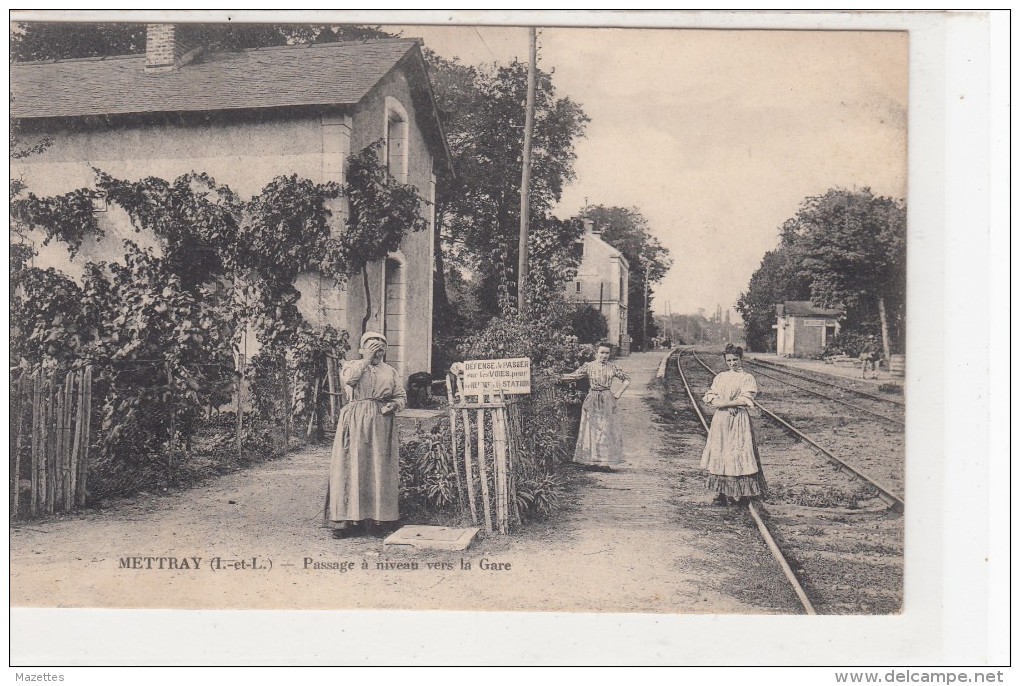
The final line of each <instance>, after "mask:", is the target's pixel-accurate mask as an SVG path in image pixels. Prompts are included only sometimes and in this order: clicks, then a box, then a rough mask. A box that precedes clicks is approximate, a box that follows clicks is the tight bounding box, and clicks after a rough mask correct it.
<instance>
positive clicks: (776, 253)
mask: <svg viewBox="0 0 1020 686" xmlns="http://www.w3.org/2000/svg"><path fill="white" fill-rule="evenodd" d="M810 297H811V281H810V279H809V278H808V277H806V276H804V275H803V274H802V273H801V263H800V258H799V257H798V255H797V249H796V248H795V246H794V245H793V242H792V240H788V241H784V242H783V243H781V244H780V245H779V247H778V248H776V249H775V250H771V251H769V252H767V253H765V256H764V257H763V258H762V260H761V265H760V266H759V267H758V269H757V270H755V272H754V274H752V275H751V281H750V283H749V284H748V286H747V290H746V291H745V292H743V293H741V294H740V298H739V299H738V300H737V311H738V312H740V316H741V317H743V319H744V336H745V340H746V341H747V347H748V348H749V349H751V350H757V351H759V352H763V351H767V350H774V349H775V345H776V340H775V339H776V333H775V330H774V329H773V328H772V326H773V325H774V324H775V323H776V304H777V303H781V302H783V301H784V300H808V299H809V298H810Z"/></svg>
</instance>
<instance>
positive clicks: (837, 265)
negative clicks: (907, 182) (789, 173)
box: [784, 188, 907, 358]
mask: <svg viewBox="0 0 1020 686" xmlns="http://www.w3.org/2000/svg"><path fill="white" fill-rule="evenodd" d="M906 229H907V212H906V206H905V204H904V203H903V201H902V200H897V199H893V198H887V197H881V196H876V195H875V194H874V193H872V192H871V189H870V188H864V189H862V190H847V189H842V188H834V189H831V190H829V191H828V192H827V193H825V195H821V196H816V197H811V198H808V199H807V200H805V201H804V204H803V205H802V206H801V208H800V211H799V212H798V213H797V216H795V217H794V218H793V220H792V221H790V222H788V223H787V225H786V226H785V227H784V234H788V235H789V236H790V237H791V240H792V241H795V242H796V244H797V245H798V247H799V248H800V250H802V252H803V256H804V260H803V263H802V268H801V273H802V274H803V275H804V276H805V277H807V278H809V279H810V281H811V296H812V300H814V301H815V302H817V303H819V304H821V305H825V306H830V307H834V306H842V307H844V308H847V309H848V310H854V311H856V312H867V311H869V309H871V310H872V311H873V309H875V308H877V310H878V315H879V322H880V325H881V330H882V346H883V348H884V352H885V355H886V357H887V358H888V356H889V354H890V352H891V349H892V348H894V347H895V348H896V349H901V348H902V344H903V338H904V323H905V314H906V277H907V273H906V264H907V240H906V239H907V235H906Z"/></svg>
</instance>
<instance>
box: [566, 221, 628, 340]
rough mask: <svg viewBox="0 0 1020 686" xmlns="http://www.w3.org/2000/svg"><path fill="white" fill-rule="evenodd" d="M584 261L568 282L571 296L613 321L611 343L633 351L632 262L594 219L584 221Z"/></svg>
mask: <svg viewBox="0 0 1020 686" xmlns="http://www.w3.org/2000/svg"><path fill="white" fill-rule="evenodd" d="M577 251H578V252H579V253H580V254H579V257H580V265H579V266H578V268H577V277H576V278H575V279H574V280H573V281H571V282H568V283H567V300H570V301H571V302H576V303H584V304H588V305H591V306H592V307H594V308H595V309H596V310H598V311H599V312H601V313H602V316H604V317H605V318H606V322H607V323H608V324H609V335H608V336H607V338H608V340H609V342H610V343H612V344H613V345H614V346H616V349H617V352H618V353H619V354H620V355H629V354H630V334H629V333H628V331H627V304H628V303H627V291H628V288H629V284H630V281H629V279H630V265H629V264H627V258H625V257H624V256H623V253H621V252H620V251H619V250H617V249H616V248H614V247H613V246H611V245H609V243H606V242H605V241H604V240H602V238H601V237H600V236H599V232H598V231H597V230H596V228H595V226H594V223H593V222H592V221H590V220H585V222H584V235H583V236H582V237H581V239H580V240H579V241H578V242H577Z"/></svg>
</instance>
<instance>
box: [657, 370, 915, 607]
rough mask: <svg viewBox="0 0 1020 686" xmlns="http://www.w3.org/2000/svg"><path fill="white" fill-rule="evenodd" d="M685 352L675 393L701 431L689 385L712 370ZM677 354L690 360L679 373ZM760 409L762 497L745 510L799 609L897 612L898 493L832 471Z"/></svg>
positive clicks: (841, 465) (700, 382)
mask: <svg viewBox="0 0 1020 686" xmlns="http://www.w3.org/2000/svg"><path fill="white" fill-rule="evenodd" d="M689 352H690V354H689V355H686V354H684V352H681V354H680V356H678V357H677V358H676V367H675V369H676V371H677V372H678V373H679V377H680V380H681V382H682V384H683V391H682V394H686V396H687V398H686V399H687V401H688V402H689V403H690V405H691V408H692V409H693V410H694V411H695V414H696V415H697V416H698V421H699V422H700V423H701V426H702V428H703V429H705V430H706V431H707V427H708V420H706V418H705V415H704V413H703V412H702V410H701V407H700V405H699V402H698V400H697V399H696V397H695V391H694V390H692V388H691V387H692V385H695V386H696V387H698V389H699V391H701V387H704V389H707V388H708V386H709V385H710V383H711V378H712V376H714V374H715V373H716V372H715V370H713V369H712V368H711V367H709V366H708V365H706V364H705V363H704V362H703V361H702V360H700V358H698V357H697V356H696V354H695V353H694V351H693V350H690V351H689ZM685 358H686V359H690V360H692V361H696V362H697V363H698V364H697V366H694V367H692V368H691V369H690V370H689V371H688V372H686V373H685V369H684V362H683V360H684V359H685ZM671 369H673V368H672V366H671ZM692 375H693V376H692ZM699 376H700V378H698V377H699ZM701 392H703V391H701ZM699 395H700V393H699ZM758 406H759V408H760V407H761V406H760V404H758ZM817 407H818V406H817V403H815V408H816V409H817ZM761 409H762V410H763V412H764V413H765V414H766V415H769V414H772V415H774V417H770V418H772V419H773V421H775V424H774V425H769V424H768V423H766V424H765V425H764V426H763V427H762V431H761V433H760V435H759V437H760V440H759V444H760V445H762V446H764V449H763V451H762V463H763V469H764V471H765V476H766V479H767V480H768V483H769V489H768V490H769V493H768V495H767V497H766V499H765V501H766V502H760V501H759V502H752V503H750V504H749V506H748V512H749V514H750V516H751V517H752V519H754V521H755V524H756V526H757V527H758V528H759V531H762V536H763V538H765V539H766V542H767V544H768V546H769V548H770V550H772V551H773V556H774V557H776V559H777V561H779V560H782V561H781V562H780V563H779V564H780V567H782V568H783V572H784V575H785V576H786V577H787V579H788V580H789V582H790V585H791V586H793V587H794V588H795V591H796V589H798V588H799V591H796V592H797V596H798V598H801V597H802V594H803V598H802V601H801V605H802V606H803V608H804V611H805V612H808V613H814V612H817V613H819V614H862V613H888V612H896V611H898V610H899V608H900V605H901V603H902V542H903V518H902V516H901V515H900V514H899V513H898V512H897V510H899V509H900V508H902V499H899V498H898V497H895V496H894V498H892V499H891V498H889V497H883V496H888V495H890V494H889V493H888V492H886V493H882V492H881V491H879V490H878V488H876V487H874V486H873V485H871V483H870V482H868V481H864V479H866V477H864V476H862V475H860V474H859V473H858V470H851V469H848V468H846V467H845V462H843V461H841V460H840V461H838V463H833V464H838V469H832V468H831V467H830V466H829V463H830V462H832V461H831V460H829V458H828V457H826V460H827V461H825V462H823V461H821V460H819V459H818V454H820V453H819V449H818V448H819V447H818V446H817V444H812V443H805V442H804V438H805V437H804V436H803V434H802V433H800V432H797V433H793V432H792V431H791V429H794V427H793V426H792V425H791V424H790V423H789V422H785V420H781V418H779V417H778V415H775V413H771V411H770V410H767V409H766V408H761ZM776 419H780V420H781V421H776ZM794 430H795V429H794ZM809 440H810V439H809ZM826 452H828V453H829V455H831V451H826ZM833 457H834V456H833ZM855 490H856V492H857V494H858V495H857V496H854V495H853V494H854V493H855ZM818 494H822V495H826V494H831V495H832V496H833V499H831V500H828V499H826V498H824V497H823V498H817V497H815V496H816V495H818ZM854 498H857V500H854ZM890 501H892V502H890ZM897 501H898V505H897ZM840 505H842V506H840ZM766 532H767V533H766ZM770 540H771V543H769V541H770ZM804 600H807V604H805V603H804ZM809 608H810V609H809ZM815 608H817V610H816V609H815Z"/></svg>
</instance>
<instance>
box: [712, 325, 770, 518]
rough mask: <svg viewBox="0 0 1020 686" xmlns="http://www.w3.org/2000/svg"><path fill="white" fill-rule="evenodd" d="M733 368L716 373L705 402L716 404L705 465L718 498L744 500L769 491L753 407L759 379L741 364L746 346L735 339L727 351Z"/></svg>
mask: <svg viewBox="0 0 1020 686" xmlns="http://www.w3.org/2000/svg"><path fill="white" fill-rule="evenodd" d="M723 358H724V359H725V360H726V366H727V367H729V369H728V370H727V371H725V372H720V373H719V374H716V376H715V379H713V381H712V388H711V390H709V391H708V393H706V394H705V398H704V401H705V403H707V404H709V405H712V406H713V407H715V408H716V412H715V414H714V415H712V427H711V429H709V432H708V442H707V444H706V445H705V450H704V452H703V453H702V455H701V466H702V467H704V468H705V469H707V470H708V488H709V490H712V491H716V492H718V494H719V495H718V496H716V502H717V503H719V504H721V505H725V504H727V502H729V500H733V501H736V502H742V501H744V500H745V499H747V498H754V497H760V496H762V495H764V493H765V477H764V475H763V474H762V471H761V461H760V459H759V457H758V443H757V441H756V440H755V436H754V429H753V427H752V426H751V415H750V413H749V410H751V409H753V408H754V397H755V396H756V395H757V394H758V383H757V382H756V381H755V380H754V377H753V376H751V375H750V374H748V373H747V372H745V371H744V370H743V368H742V367H741V363H742V361H743V358H744V350H743V348H740V347H738V346H734V345H733V344H732V343H729V344H727V345H726V349H725V351H724V352H723Z"/></svg>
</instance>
